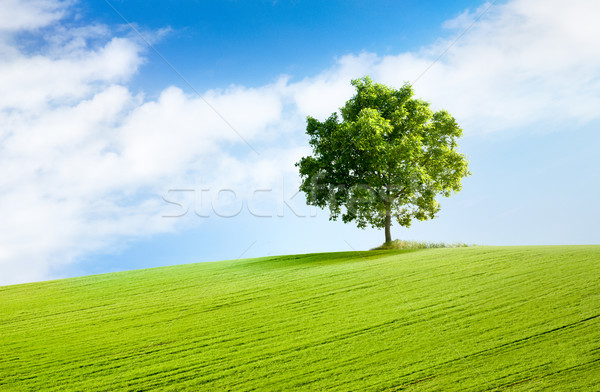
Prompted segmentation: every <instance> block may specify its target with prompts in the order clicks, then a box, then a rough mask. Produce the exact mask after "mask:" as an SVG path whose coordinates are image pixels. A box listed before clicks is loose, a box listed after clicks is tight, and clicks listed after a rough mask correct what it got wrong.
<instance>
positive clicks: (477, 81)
mask: <svg viewBox="0 0 600 392" xmlns="http://www.w3.org/2000/svg"><path fill="white" fill-rule="evenodd" d="M109 4H110V5H112V6H113V7H114V8H115V9H116V10H117V11H118V13H120V14H121V15H122V16H123V17H124V18H125V19H126V20H127V21H128V22H130V23H131V24H132V26H133V28H135V29H136V30H137V31H139V32H140V33H141V34H142V36H143V39H141V38H140V37H139V36H138V35H137V33H136V32H135V31H134V30H133V28H132V26H129V25H127V24H126V23H125V21H124V19H123V18H121V16H120V15H119V14H118V13H117V12H115V10H113V9H112V8H111V7H110V6H109ZM0 11H1V12H0V85H1V86H2V89H0V172H1V173H2V176H1V178H0V215H1V216H2V217H3V218H2V221H0V284H13V283H23V282H31V281H38V280H45V279H52V278H60V277H68V276H78V275H86V274H93V273H104V272H111V271H117V270H126V269H134V268H147V267H155V266H161V265H170V264H181V263H188V262H196V261H211V260H222V259H236V258H238V257H255V256H267V255H274V254H294V253H307V252H320V251H338V250H344V251H345V250H351V249H369V248H371V247H374V246H377V245H379V244H380V243H381V242H382V241H383V233H382V232H381V231H378V230H372V229H368V230H359V229H357V228H356V227H355V226H353V225H351V224H347V225H344V224H343V223H341V222H331V221H329V220H328V215H327V212H326V211H321V210H315V209H314V208H311V207H308V206H307V205H306V204H305V203H304V198H303V195H302V194H297V186H298V174H297V171H296V168H295V167H294V165H293V164H294V162H296V161H297V160H298V159H299V158H300V157H301V156H303V155H306V154H308V153H309V149H308V145H307V138H306V136H305V134H304V127H305V123H304V119H305V117H306V116H307V115H312V116H314V117H317V118H321V119H323V118H325V117H327V116H328V115H329V114H331V113H332V112H334V111H335V110H337V108H339V107H340V106H342V105H343V103H344V102H345V100H347V99H348V98H349V97H350V96H351V95H352V88H351V86H350V83H349V82H350V80H351V79H352V78H356V77H361V76H364V75H367V74H368V75H371V77H372V78H373V79H375V80H376V81H379V82H382V83H385V84H388V85H392V86H400V85H401V84H402V83H403V82H405V81H411V82H414V81H416V83H415V85H414V87H415V91H416V94H417V95H418V96H420V97H423V98H424V99H427V100H429V101H430V102H431V103H432V106H433V107H434V108H435V109H438V108H445V109H447V110H449V111H450V112H451V113H452V114H453V115H454V116H455V117H456V119H457V120H458V122H459V124H460V125H461V126H462V127H463V129H464V132H465V136H464V138H463V140H462V141H461V150H462V152H464V153H465V154H466V155H467V156H468V158H469V160H470V161H471V163H470V168H471V171H472V173H473V175H472V176H471V177H469V178H468V179H466V180H465V181H464V185H463V191H462V192H461V193H459V194H457V195H454V196H453V197H451V198H450V199H441V200H440V201H441V203H442V210H441V212H440V214H439V216H438V218H436V219H435V220H432V221H427V222H418V223H415V224H413V226H412V227H411V228H410V229H405V228H401V227H398V226H394V227H393V228H392V234H393V236H394V237H396V238H402V239H417V240H427V241H446V242H453V241H462V242H467V243H476V244H485V245H527V244H593V243H596V244H597V243H598V242H599V237H600V229H599V228H598V225H597V222H598V219H599V218H600V207H598V203H597V200H598V196H600V195H599V193H600V186H599V185H598V184H599V183H600V181H599V178H598V177H599V176H598V168H600V158H599V154H597V150H598V147H599V146H600V133H599V130H600V129H599V126H600V111H598V107H600V47H598V45H597V42H600V26H599V25H598V24H597V23H596V21H597V19H598V18H599V17H600V5H599V4H598V3H597V2H595V1H591V0H590V1H585V0H574V1H571V2H569V6H568V7H565V5H564V3H563V2H560V1H557V0H556V1H542V0H527V1H525V0H509V1H497V2H495V3H494V4H492V5H490V3H483V2H477V1H454V2H441V1H440V2H437V1H430V2H422V1H403V2H393V1H370V2H359V1H337V2H326V3H323V2H312V1H311V2H306V1H304V2H300V1H247V2H242V1H213V2H203V1H184V2H175V1H144V2H142V1H109V3H106V2H104V1H93V2H76V1H75V2H73V1H70V2H61V1H55V0H29V1H16V0H1V1H0ZM146 41H147V42H150V43H151V45H152V46H153V48H154V49H155V50H156V51H157V52H158V53H160V56H159V55H158V54H157V53H156V52H155V51H154V49H151V48H149V47H148V45H147V43H146ZM440 54H443V56H442V57H441V58H439V59H438V57H439V56H440ZM161 56H162V57H163V58H164V59H166V60H167V61H168V62H169V63H170V64H171V65H172V66H173V68H174V69H173V68H171V67H170V66H169V65H167V64H166V63H165V62H164V60H163V59H162V58H161ZM436 59H437V61H436ZM180 75H181V76H183V78H184V79H185V81H184V80H183V79H182V78H181V77H180ZM167 201H168V202H167ZM169 202H170V203H169ZM175 203H177V204H175ZM184 212H186V213H185V214H184ZM175 216H178V217H175Z"/></svg>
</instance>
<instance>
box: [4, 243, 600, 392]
mask: <svg viewBox="0 0 600 392" xmlns="http://www.w3.org/2000/svg"><path fill="white" fill-rule="evenodd" d="M153 389H156V390H164V391H181V390H235V391H240V390H282V391H287V390H307V391H316V390H341V391H348V390H390V391H400V390H406V391H450V390H452V391H485V390H503V391H504V390H506V391H536V390H550V391H593V390H596V391H597V390H600V246H555V247H550V246H548V247H471V248H452V249H423V250H404V251H397V250H396V251H393V250H391V251H369V252H346V253H326V254H312V255H298V256H284V257H270V258H261V259H248V260H240V261H222V262H214V263H202V264H188V265H180V266H174V267H164V268H153V269H147V270H137V271H129V272H120V273H113V274H105V275H95V276H88V277H83V278H74V279H64V280H57V281H50V282H43V283H34V284H24V285H15V286H5V287H0V390H2V391H4V390H7V391H39V390H50V391H64V390H77V391H94V390H97V391H100V390H106V391H113V390H131V391H142V390H153Z"/></svg>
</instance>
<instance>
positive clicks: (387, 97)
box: [296, 77, 470, 241]
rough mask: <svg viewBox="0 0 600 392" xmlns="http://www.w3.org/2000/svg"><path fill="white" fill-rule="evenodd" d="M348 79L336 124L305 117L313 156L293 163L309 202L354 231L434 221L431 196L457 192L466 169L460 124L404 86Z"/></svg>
mask: <svg viewBox="0 0 600 392" xmlns="http://www.w3.org/2000/svg"><path fill="white" fill-rule="evenodd" d="M352 84H353V85H354V86H355V87H356V94H355V95H354V97H353V98H351V99H350V100H348V102H346V105H345V106H344V107H343V108H341V109H340V112H341V115H342V119H341V121H340V119H339V118H338V115H337V114H336V113H334V114H332V115H331V116H330V117H329V118H328V119H327V120H325V121H324V122H320V121H318V120H316V119H314V118H312V117H308V118H307V126H306V133H307V134H308V136H309V143H310V145H311V146H312V149H313V154H312V155H311V156H307V157H304V158H302V159H301V160H300V161H299V162H298V163H296V166H298V167H299V171H300V176H301V178H302V184H301V186H300V190H301V191H303V192H304V193H305V194H306V199H307V202H308V204H310V205H314V206H318V207H321V208H329V210H330V212H331V219H338V218H339V217H341V219H342V221H344V222H346V223H347V222H352V221H353V222H356V224H357V226H358V227H360V228H364V227H366V226H367V225H371V226H372V227H376V228H382V227H389V224H390V223H391V219H394V220H396V221H397V222H398V223H399V224H400V225H402V226H406V227H409V226H410V224H411V221H412V220H413V219H418V220H427V219H431V218H434V217H435V214H436V213H437V212H438V211H439V209H440V205H439V203H438V202H437V201H436V196H438V195H442V196H446V197H448V196H450V195H451V194H452V193H453V192H458V191H459V190H460V189H461V179H462V178H463V177H465V176H467V175H469V174H470V173H469V171H468V168H467V160H466V159H465V156H464V155H462V154H460V153H459V152H458V151H457V147H458V145H457V139H458V138H460V137H461V136H462V129H461V128H460V127H459V126H458V124H457V123H456V121H455V119H454V118H453V117H452V116H451V115H450V114H449V113H448V112H446V111H444V110H440V111H437V112H433V111H432V110H431V109H430V108H429V103H427V102H425V101H422V100H420V99H415V98H413V95H414V92H413V89H412V87H411V86H410V85H408V84H405V85H404V86H403V87H402V88H400V89H398V90H395V89H392V88H389V87H387V86H384V85H382V84H378V83H373V82H372V81H371V79H369V77H365V78H362V79H357V80H353V81H352ZM386 241H391V238H386Z"/></svg>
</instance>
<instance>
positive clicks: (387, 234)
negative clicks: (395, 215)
mask: <svg viewBox="0 0 600 392" xmlns="http://www.w3.org/2000/svg"><path fill="white" fill-rule="evenodd" d="M387 193H388V194H387V198H388V200H387V202H386V203H385V242H386V243H388V242H392V233H391V231H390V227H391V226H392V211H391V210H390V194H389V193H390V191H389V189H388V191H387Z"/></svg>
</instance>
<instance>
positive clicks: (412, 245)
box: [371, 240, 471, 250]
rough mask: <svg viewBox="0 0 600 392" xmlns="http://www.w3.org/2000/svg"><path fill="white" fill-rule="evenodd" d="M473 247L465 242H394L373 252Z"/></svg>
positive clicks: (385, 244) (387, 243)
mask: <svg viewBox="0 0 600 392" xmlns="http://www.w3.org/2000/svg"><path fill="white" fill-rule="evenodd" d="M467 246H471V245H469V244H466V243H464V242H455V243H453V244H450V243H446V242H426V241H403V240H394V241H391V242H386V243H384V244H383V245H380V246H378V247H376V248H373V249H371V250H388V249H431V248H463V247H467Z"/></svg>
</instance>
